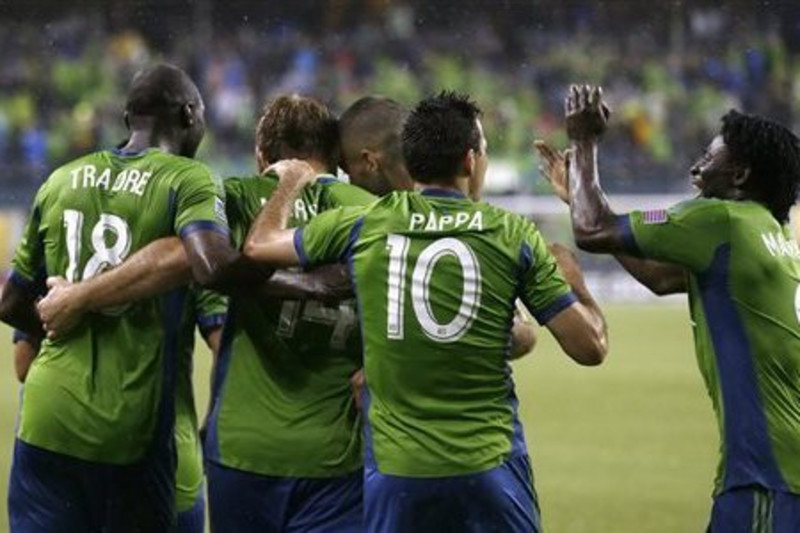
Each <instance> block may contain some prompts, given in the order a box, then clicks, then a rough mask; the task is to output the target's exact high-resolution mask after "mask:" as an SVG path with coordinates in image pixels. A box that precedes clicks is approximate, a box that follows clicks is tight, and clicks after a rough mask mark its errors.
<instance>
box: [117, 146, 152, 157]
mask: <svg viewBox="0 0 800 533" xmlns="http://www.w3.org/2000/svg"><path fill="white" fill-rule="evenodd" d="M151 148H152V146H148V147H146V148H142V149H141V150H139V151H133V150H124V149H122V148H112V149H111V153H112V154H114V155H116V156H120V157H136V156H138V155H142V154H143V153H145V152H147V151H148V150H150V149H151Z"/></svg>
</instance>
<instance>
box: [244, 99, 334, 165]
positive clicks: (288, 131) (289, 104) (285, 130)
mask: <svg viewBox="0 0 800 533" xmlns="http://www.w3.org/2000/svg"><path fill="white" fill-rule="evenodd" d="M255 155H256V163H257V164H258V171H259V172H263V171H264V170H265V169H266V168H267V167H268V166H269V165H271V164H273V163H276V162H278V161H280V160H281V159H301V160H303V161H306V162H307V163H309V164H310V165H311V166H312V167H314V169H315V170H316V171H317V172H320V173H322V172H327V173H336V167H337V166H338V163H339V134H338V129H337V124H336V117H335V116H334V115H333V113H331V111H330V109H328V107H327V106H326V105H325V104H323V103H322V102H319V101H318V100H315V99H314V98H309V97H306V96H300V95H297V94H292V95H281V96H278V97H277V98H275V99H274V100H272V101H271V102H269V103H268V104H267V105H265V106H264V110H263V111H262V113H261V118H260V119H259V120H258V124H257V125H256V146H255Z"/></svg>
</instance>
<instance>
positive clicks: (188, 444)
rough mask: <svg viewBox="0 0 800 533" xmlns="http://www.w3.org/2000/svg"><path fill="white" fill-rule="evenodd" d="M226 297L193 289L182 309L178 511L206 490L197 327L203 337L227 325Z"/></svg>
mask: <svg viewBox="0 0 800 533" xmlns="http://www.w3.org/2000/svg"><path fill="white" fill-rule="evenodd" d="M227 310H228V301H227V298H226V297H225V296H223V295H221V294H219V293H217V292H214V291H210V290H208V289H203V288H200V287H192V288H191V290H190V291H189V294H188V297H187V300H186V305H185V306H184V310H183V313H184V314H183V320H182V325H181V337H180V341H179V342H180V345H179V348H178V356H179V359H178V375H177V390H176V396H175V449H176V451H177V457H178V468H177V471H176V473H175V502H176V508H177V510H178V512H183V511H187V510H190V509H192V508H194V507H195V506H196V504H197V498H198V496H200V495H201V493H202V489H203V455H202V451H201V447H200V438H199V436H198V433H197V409H196V406H195V401H194V391H193V389H192V370H193V368H194V365H193V359H194V351H195V349H194V348H195V326H196V327H197V328H198V329H199V330H200V333H201V334H202V335H203V337H207V336H208V333H209V332H210V331H212V330H214V329H215V328H221V327H222V325H223V324H224V323H225V315H226V312H227Z"/></svg>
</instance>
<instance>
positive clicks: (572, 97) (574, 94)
mask: <svg viewBox="0 0 800 533" xmlns="http://www.w3.org/2000/svg"><path fill="white" fill-rule="evenodd" d="M577 105H578V86H577V85H570V86H569V92H568V93H567V113H568V114H571V113H574V112H575V108H576V106H577Z"/></svg>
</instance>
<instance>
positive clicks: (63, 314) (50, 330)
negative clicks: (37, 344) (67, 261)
mask: <svg viewBox="0 0 800 533" xmlns="http://www.w3.org/2000/svg"><path fill="white" fill-rule="evenodd" d="M47 287H48V289H49V290H48V292H47V296H45V297H44V298H42V299H41V300H40V301H39V303H38V304H36V309H37V311H38V312H39V317H40V318H41V319H42V322H43V323H44V329H45V330H46V331H47V337H48V338H50V339H54V338H57V337H60V336H63V335H64V334H65V333H68V332H69V331H70V330H71V329H72V328H74V327H75V326H76V325H77V324H78V322H80V319H81V317H83V315H84V313H85V312H86V310H85V306H84V302H83V299H82V292H81V290H80V288H79V287H78V285H76V284H72V283H70V282H68V281H67V280H65V279H64V278H61V277H49V278H47Z"/></svg>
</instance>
